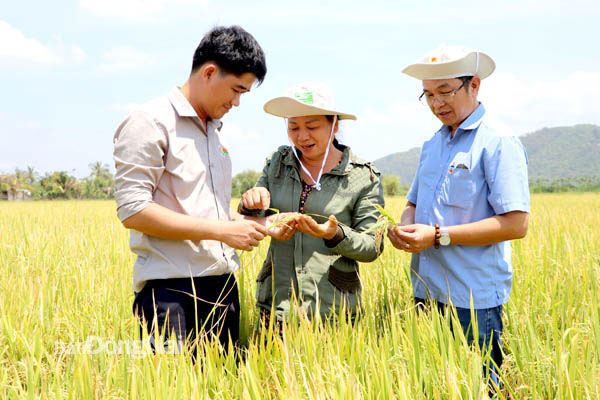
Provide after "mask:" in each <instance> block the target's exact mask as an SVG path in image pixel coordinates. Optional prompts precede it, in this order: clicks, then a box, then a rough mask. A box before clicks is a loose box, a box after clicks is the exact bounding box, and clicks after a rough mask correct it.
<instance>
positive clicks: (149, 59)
mask: <svg viewBox="0 0 600 400" xmlns="http://www.w3.org/2000/svg"><path fill="white" fill-rule="evenodd" d="M155 61H156V60H155V58H154V56H152V55H150V54H148V53H145V52H143V51H140V50H137V49H136V48H134V47H132V46H120V47H117V48H116V49H113V50H110V51H106V52H104V54H103V55H102V63H101V64H100V65H99V66H98V71H99V72H105V73H113V72H120V71H130V70H136V69H141V68H145V67H148V66H149V65H152V64H154V63H155Z"/></svg>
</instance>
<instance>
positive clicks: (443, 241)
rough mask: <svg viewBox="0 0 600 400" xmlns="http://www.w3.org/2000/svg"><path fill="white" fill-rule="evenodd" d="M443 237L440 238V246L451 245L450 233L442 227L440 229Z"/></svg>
mask: <svg viewBox="0 0 600 400" xmlns="http://www.w3.org/2000/svg"><path fill="white" fill-rule="evenodd" d="M440 232H441V236H440V244H441V245H442V246H448V245H449V244H450V234H449V233H448V228H447V227H445V226H442V227H441V228H440Z"/></svg>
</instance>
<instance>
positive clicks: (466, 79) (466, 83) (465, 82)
mask: <svg viewBox="0 0 600 400" xmlns="http://www.w3.org/2000/svg"><path fill="white" fill-rule="evenodd" d="M456 79H460V80H461V81H462V84H463V86H464V87H465V91H466V92H467V93H469V83H471V81H472V80H473V76H459V77H458V78H456Z"/></svg>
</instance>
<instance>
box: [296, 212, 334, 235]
mask: <svg viewBox="0 0 600 400" xmlns="http://www.w3.org/2000/svg"><path fill="white" fill-rule="evenodd" d="M296 223H297V228H298V230H299V231H300V232H303V233H306V234H308V235H310V236H313V237H316V238H323V239H328V240H329V239H333V237H334V236H335V234H336V232H337V227H338V221H337V219H336V218H335V216H334V215H330V216H329V220H327V222H324V223H322V224H318V223H317V222H316V221H315V220H314V219H312V218H311V217H310V216H308V215H306V214H300V215H298V217H296Z"/></svg>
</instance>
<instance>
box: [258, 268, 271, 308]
mask: <svg viewBox="0 0 600 400" xmlns="http://www.w3.org/2000/svg"><path fill="white" fill-rule="evenodd" d="M272 286H273V261H272V259H271V257H269V256H267V259H266V260H265V262H264V263H263V266H262V268H261V269H260V271H258V275H257V277H256V302H257V303H263V304H265V303H266V304H268V305H269V306H270V305H271V299H272V298H273V293H272V292H273V291H272V289H273V288H272Z"/></svg>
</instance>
